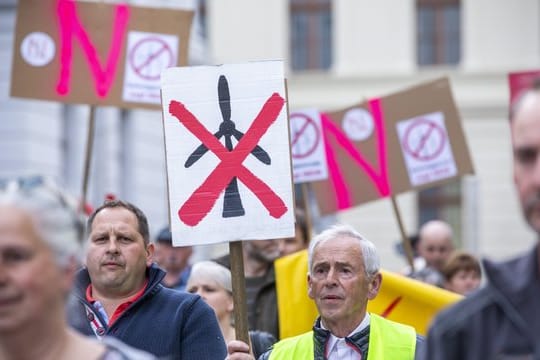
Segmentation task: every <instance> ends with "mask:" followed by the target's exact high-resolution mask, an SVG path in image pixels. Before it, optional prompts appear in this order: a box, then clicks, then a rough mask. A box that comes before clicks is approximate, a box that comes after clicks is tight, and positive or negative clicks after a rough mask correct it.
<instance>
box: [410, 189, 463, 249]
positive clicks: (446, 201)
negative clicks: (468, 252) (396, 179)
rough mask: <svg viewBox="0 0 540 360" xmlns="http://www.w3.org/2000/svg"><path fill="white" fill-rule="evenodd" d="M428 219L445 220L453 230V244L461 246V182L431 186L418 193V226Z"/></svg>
mask: <svg viewBox="0 0 540 360" xmlns="http://www.w3.org/2000/svg"><path fill="white" fill-rule="evenodd" d="M429 220H442V221H446V222H447V223H448V224H450V226H451V227H452V230H453V232H454V245H456V246H457V247H461V245H462V240H461V233H462V231H461V228H462V226H461V182H460V181H459V180H458V181H453V182H451V183H448V184H446V185H441V186H436V187H432V188H429V189H426V190H422V191H420V192H419V193H418V228H420V226H422V225H423V224H424V223H426V222H427V221H429Z"/></svg>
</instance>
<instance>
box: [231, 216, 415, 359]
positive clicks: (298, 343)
mask: <svg viewBox="0 0 540 360" xmlns="http://www.w3.org/2000/svg"><path fill="white" fill-rule="evenodd" d="M308 268H309V272H308V277H307V281H308V295H309V297H310V298H312V299H313V300H314V301H315V303H316V305H317V309H318V310H319V314H320V318H319V319H317V321H316V322H315V326H314V327H313V331H310V332H307V333H304V334H302V335H299V336H296V337H293V338H288V339H284V340H281V341H280V342H278V343H277V344H275V345H274V346H273V348H272V349H270V350H269V351H268V352H266V353H265V354H263V355H262V356H261V357H260V358H259V359H270V360H276V359H291V358H293V359H295V360H297V359H300V360H303V359H305V360H308V359H328V360H335V359H368V360H369V359H392V360H401V359H409V360H411V359H415V358H417V356H418V355H417V354H419V353H420V350H421V349H420V347H421V344H422V343H423V339H422V338H420V337H419V336H417V335H416V332H415V330H414V328H412V327H410V326H407V325H402V324H398V323H395V322H392V321H390V320H386V319H384V318H382V317H380V316H378V315H375V314H369V313H367V311H366V309H367V303H368V300H371V299H374V298H375V297H376V296H377V293H378V292H379V289H380V286H381V282H382V277H381V274H380V273H379V258H378V255H377V251H376V249H375V246H374V245H373V244H372V243H371V242H370V241H368V240H367V239H365V238H364V237H362V236H361V235H360V234H358V233H357V232H356V231H355V230H354V229H352V228H351V227H349V226H343V225H341V226H335V227H333V228H331V229H328V230H326V231H324V232H322V233H321V234H319V235H318V236H316V237H315V238H314V239H313V241H312V242H311V244H310V246H309V257H308ZM247 349H248V347H247V345H246V344H244V343H242V342H239V341H233V342H230V343H229V354H230V355H229V359H231V360H233V359H234V360H240V359H250V358H251V357H250V355H249V354H247V353H246V351H247Z"/></svg>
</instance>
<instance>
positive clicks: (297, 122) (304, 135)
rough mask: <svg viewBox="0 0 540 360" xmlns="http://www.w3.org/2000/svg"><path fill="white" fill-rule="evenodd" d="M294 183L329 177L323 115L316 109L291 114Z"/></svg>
mask: <svg viewBox="0 0 540 360" xmlns="http://www.w3.org/2000/svg"><path fill="white" fill-rule="evenodd" d="M289 126H290V128H291V155H292V162H293V176H294V183H295V184H300V183H303V182H310V181H317V180H324V179H326V178H328V171H327V170H326V156H325V152H324V138H323V134H322V125H321V116H320V114H319V111H318V110H316V109H305V110H297V111H294V112H292V113H291V114H290V116H289Z"/></svg>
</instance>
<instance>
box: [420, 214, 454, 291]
mask: <svg viewBox="0 0 540 360" xmlns="http://www.w3.org/2000/svg"><path fill="white" fill-rule="evenodd" d="M452 237H453V233H452V228H451V227H450V225H448V224H447V223H446V222H444V221H441V220H431V221H428V222H427V223H425V224H424V225H422V227H421V228H420V232H419V240H418V254H419V255H420V256H421V257H422V258H423V259H424V260H425V266H424V267H422V268H419V269H416V271H415V272H414V273H413V274H412V276H411V277H413V278H415V279H417V280H420V281H423V282H426V283H428V284H431V285H435V286H439V287H442V286H443V282H444V281H443V276H442V274H441V271H442V269H443V266H444V264H445V263H446V260H448V257H449V256H450V254H451V253H452V251H454V244H453V242H452Z"/></svg>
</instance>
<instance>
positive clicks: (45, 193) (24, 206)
mask: <svg viewBox="0 0 540 360" xmlns="http://www.w3.org/2000/svg"><path fill="white" fill-rule="evenodd" d="M5 183H6V187H5V188H4V189H3V190H0V206H10V207H14V208H17V209H19V210H22V211H24V212H25V213H27V214H28V215H29V216H30V218H31V220H32V223H33V225H34V230H35V232H36V233H37V234H38V235H39V236H40V238H41V239H42V240H43V241H44V242H45V243H46V244H47V245H48V246H49V248H50V249H51V250H52V252H53V254H54V256H55V260H56V263H57V264H58V265H59V266H60V267H65V266H67V265H68V264H69V261H70V260H72V259H75V260H76V261H77V262H80V259H81V237H82V230H83V223H82V221H81V220H80V219H79V217H78V215H77V212H76V210H75V206H73V202H70V199H69V198H68V197H67V195H66V194H64V193H62V192H61V191H60V189H59V188H58V187H57V186H56V185H55V184H54V183H53V182H52V181H51V180H50V179H43V178H39V183H38V184H37V185H33V186H31V187H24V186H20V185H19V184H18V182H17V180H13V181H7V182H5Z"/></svg>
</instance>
